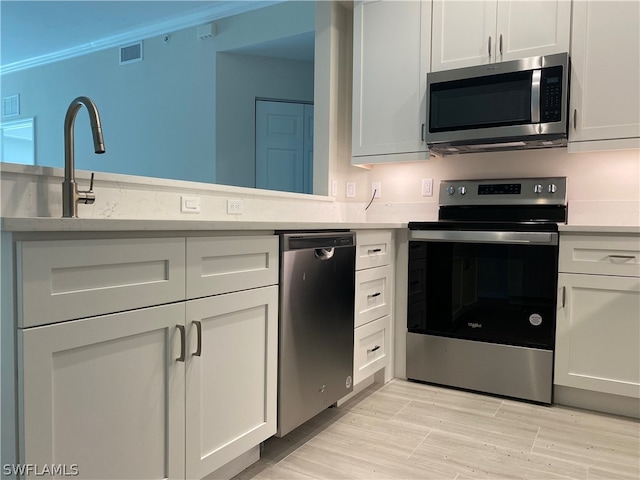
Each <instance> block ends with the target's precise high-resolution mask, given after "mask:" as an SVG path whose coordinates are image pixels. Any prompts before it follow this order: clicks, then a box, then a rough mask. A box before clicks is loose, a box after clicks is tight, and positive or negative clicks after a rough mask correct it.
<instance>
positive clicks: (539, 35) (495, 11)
mask: <svg viewBox="0 0 640 480" xmlns="http://www.w3.org/2000/svg"><path fill="white" fill-rule="evenodd" d="M570 28H571V1H570V0H552V1H544V2H540V1H521V0H516V1H503V0H484V1H452V0H434V2H433V32H432V35H433V40H432V53H431V70H432V71H434V72H435V71H440V70H448V69H452V68H460V67H468V66H473V65H482V64H485V63H493V62H502V61H506V60H516V59H519V58H527V57H535V56H538V55H549V54H553V53H562V52H568V51H569V37H570Z"/></svg>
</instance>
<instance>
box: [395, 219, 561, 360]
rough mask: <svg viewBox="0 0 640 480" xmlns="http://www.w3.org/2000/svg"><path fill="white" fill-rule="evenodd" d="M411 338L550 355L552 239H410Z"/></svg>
mask: <svg viewBox="0 0 640 480" xmlns="http://www.w3.org/2000/svg"><path fill="white" fill-rule="evenodd" d="M409 246H410V249H409V293H408V316H407V328H408V331H409V332H411V333H417V334H427V335H434V336H441V337H450V338H457V339H464V340H475V341H482V342H490V343H499V344H505V345H515V346H525V347H533V348H538V349H546V350H553V345H554V340H555V314H556V296H557V279H558V234H557V232H539V231H536V232H519V231H460V230H454V231H447V230H442V231H440V230H435V231H431V230H429V231H421V230H418V231H411V232H410V243H409Z"/></svg>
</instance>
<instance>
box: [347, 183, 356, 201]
mask: <svg viewBox="0 0 640 480" xmlns="http://www.w3.org/2000/svg"><path fill="white" fill-rule="evenodd" d="M347 198H356V182H347Z"/></svg>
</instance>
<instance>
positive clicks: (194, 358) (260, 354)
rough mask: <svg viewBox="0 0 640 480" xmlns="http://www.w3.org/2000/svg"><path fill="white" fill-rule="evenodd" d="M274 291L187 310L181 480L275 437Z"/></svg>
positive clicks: (203, 302)
mask: <svg viewBox="0 0 640 480" xmlns="http://www.w3.org/2000/svg"><path fill="white" fill-rule="evenodd" d="M277 310H278V287H277V286H271V287H263V288H258V289H255V290H247V291H243V292H235V293H229V294H226V295H220V296H216V297H208V298H202V299H198V300H191V301H189V302H187V313H186V316H187V327H188V348H187V350H188V352H187V370H186V389H187V391H186V408H187V410H186V422H187V427H186V429H187V438H186V441H187V443H186V446H187V449H186V454H187V470H186V472H187V478H189V479H191V478H202V477H204V476H205V475H208V474H209V473H211V472H213V471H215V470H217V469H218V468H220V467H221V466H223V465H225V464H226V463H228V462H229V461H231V460H233V459H234V458H236V457H237V456H239V455H241V454H243V453H245V452H246V451H248V450H249V449H251V448H253V447H255V446H256V445H258V444H259V443H260V442H262V441H264V440H266V439H267V438H269V437H270V436H272V435H273V434H275V433H276V388H277V383H276V375H277V353H278V340H277V335H278V326H277V322H278V311H277Z"/></svg>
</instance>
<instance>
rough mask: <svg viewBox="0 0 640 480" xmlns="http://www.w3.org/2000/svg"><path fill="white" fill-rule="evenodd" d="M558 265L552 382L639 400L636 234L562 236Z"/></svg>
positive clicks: (639, 241)
mask: <svg viewBox="0 0 640 480" xmlns="http://www.w3.org/2000/svg"><path fill="white" fill-rule="evenodd" d="M559 267H560V274H559V277H558V283H559V306H558V316H557V326H556V352H555V379H554V383H555V384H556V385H560V386H562V387H570V388H575V389H580V390H582V391H590V392H597V393H600V394H612V395H618V396H622V397H628V398H632V399H635V400H638V399H640V361H639V359H640V316H639V312H640V237H639V236H638V235H631V234H619V235H614V234H601V233H600V234H561V235H560V257H559ZM639 405H640V404H639ZM636 415H637V412H636Z"/></svg>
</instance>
